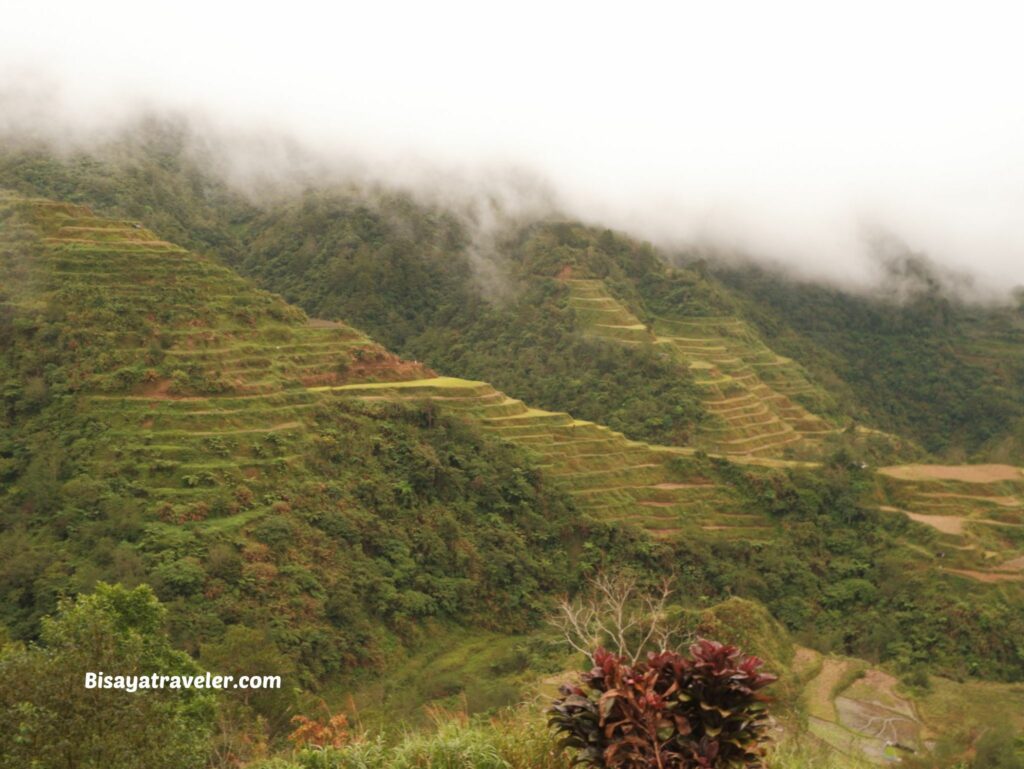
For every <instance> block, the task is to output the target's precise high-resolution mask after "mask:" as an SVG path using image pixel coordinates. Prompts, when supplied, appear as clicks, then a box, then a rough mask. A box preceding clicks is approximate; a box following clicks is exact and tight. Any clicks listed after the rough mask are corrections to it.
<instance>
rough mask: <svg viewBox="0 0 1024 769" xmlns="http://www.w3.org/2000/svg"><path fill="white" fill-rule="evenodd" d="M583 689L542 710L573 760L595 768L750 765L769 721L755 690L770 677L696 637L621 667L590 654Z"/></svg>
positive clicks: (748, 768) (570, 689)
mask: <svg viewBox="0 0 1024 769" xmlns="http://www.w3.org/2000/svg"><path fill="white" fill-rule="evenodd" d="M593 662H594V668H593V669H592V670H591V671H590V672H589V673H582V674H581V675H580V678H581V683H582V687H580V686H563V687H562V688H561V692H562V697H561V698H559V699H558V700H556V701H555V702H554V704H553V706H552V707H551V709H550V710H549V711H548V715H549V716H550V718H549V724H550V725H551V727H552V728H554V729H555V731H556V732H558V733H560V734H561V735H562V740H561V744H562V745H563V746H564V747H571V748H576V749H577V750H578V751H579V752H578V755H577V757H576V760H575V763H582V764H586V765H588V766H592V767H600V768H601V769H605V768H607V769H650V768H651V767H656V768H657V769H734V768H736V769H738V768H741V767H742V768H743V769H756V768H758V767H761V766H763V764H762V760H761V759H762V755H763V752H764V751H763V748H764V745H765V742H766V732H767V729H768V724H769V718H768V714H767V712H766V710H765V702H767V700H768V698H767V697H765V696H764V695H763V694H762V693H760V691H759V690H760V689H762V688H764V687H765V686H767V685H769V684H771V683H772V682H773V681H775V680H776V677H775V676H773V675H768V674H766V673H759V672H758V668H760V667H761V665H762V664H763V663H762V662H761V660H759V659H758V658H757V657H751V656H747V655H745V654H743V653H742V652H740V650H739V649H737V648H736V647H735V646H727V645H724V644H720V643H716V642H715V641H708V640H705V639H700V640H698V641H697V643H695V644H693V645H692V646H691V647H690V655H689V656H685V655H682V654H679V653H678V652H672V651H663V652H660V653H657V654H655V653H651V654H648V655H647V660H646V661H640V662H637V663H636V664H632V665H631V664H629V661H628V660H627V659H626V658H624V657H621V656H619V655H616V654H612V653H611V652H608V651H605V650H604V649H598V650H597V651H595V652H594V653H593Z"/></svg>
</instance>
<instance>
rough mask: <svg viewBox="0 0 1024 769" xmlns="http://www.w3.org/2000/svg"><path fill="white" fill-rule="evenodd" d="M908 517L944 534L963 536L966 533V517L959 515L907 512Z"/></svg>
mask: <svg viewBox="0 0 1024 769" xmlns="http://www.w3.org/2000/svg"><path fill="white" fill-rule="evenodd" d="M906 515H907V518H910V519H911V520H912V521H917V522H918V523H923V524H925V525H926V526H931V527H932V528H933V529H938V530H939V531H941V532H942V533H943V534H953V535H955V536H958V537H959V536H962V535H963V533H964V519H963V518H961V517H960V516H958V515H922V514H921V513H911V512H907V514H906Z"/></svg>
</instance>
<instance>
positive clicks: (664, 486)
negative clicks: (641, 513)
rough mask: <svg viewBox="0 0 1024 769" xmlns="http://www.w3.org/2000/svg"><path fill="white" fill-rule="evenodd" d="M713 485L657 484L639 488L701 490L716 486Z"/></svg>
mask: <svg viewBox="0 0 1024 769" xmlns="http://www.w3.org/2000/svg"><path fill="white" fill-rule="evenodd" d="M714 485H715V484H713V483H656V484H654V485H653V486H644V487H638V488H651V489H668V490H671V489H701V488H705V487H711V486H714Z"/></svg>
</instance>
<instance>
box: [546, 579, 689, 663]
mask: <svg viewBox="0 0 1024 769" xmlns="http://www.w3.org/2000/svg"><path fill="white" fill-rule="evenodd" d="M589 588H590V589H589V590H588V591H587V592H586V593H584V594H583V595H581V596H578V597H577V598H575V599H572V600H570V599H569V598H568V597H565V598H563V599H562V600H561V601H560V602H559V605H558V612H557V613H556V614H555V615H554V616H553V617H552V619H551V624H552V625H554V626H555V627H556V628H558V630H559V631H560V632H561V633H562V636H563V637H564V638H565V641H566V643H568V644H569V646H570V647H572V648H573V649H575V650H576V651H578V652H581V653H583V654H586V655H588V656H589V655H590V654H591V653H592V652H593V651H594V649H596V648H597V647H599V646H603V647H604V648H606V649H608V650H609V651H613V652H615V653H616V654H618V655H620V656H623V657H625V658H627V659H628V660H629V661H630V662H631V663H632V664H635V663H636V662H637V661H638V660H639V659H640V657H641V656H642V655H643V654H644V652H646V651H651V650H657V651H663V650H666V649H671V648H673V647H674V646H676V645H679V644H682V643H684V642H685V641H686V640H687V638H688V635H687V634H686V633H685V632H684V630H683V627H682V623H679V622H672V621H671V620H670V619H669V617H668V612H667V607H668V600H669V598H670V597H671V596H672V588H671V579H665V580H664V581H663V582H662V583H661V584H660V585H659V586H657V587H656V588H654V589H647V588H646V587H645V586H643V585H641V584H640V582H639V580H638V579H637V578H636V577H635V576H633V575H632V574H627V573H617V574H599V575H597V576H596V577H594V578H593V579H592V580H591V582H590V586H589Z"/></svg>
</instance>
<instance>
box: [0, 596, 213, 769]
mask: <svg viewBox="0 0 1024 769" xmlns="http://www.w3.org/2000/svg"><path fill="white" fill-rule="evenodd" d="M165 614H166V610H165V609H164V608H163V607H162V606H161V605H160V603H159V602H158V601H157V599H156V596H155V595H154V594H153V592H152V591H151V590H150V589H149V588H148V587H145V586H141V587H137V588H135V589H134V590H127V589H125V588H123V587H120V586H111V585H105V584H103V583H100V584H99V585H97V587H96V592H94V593H93V594H91V595H88V596H83V597H81V598H79V599H78V600H77V601H70V600H68V601H64V602H62V603H61V605H60V607H59V614H58V615H57V616H56V617H53V618H49V619H47V620H45V621H44V622H43V627H42V634H41V637H40V642H39V644H38V645H36V644H33V645H29V646H22V645H20V644H9V645H7V646H3V647H0V677H2V679H3V682H4V684H3V686H2V687H0V766H2V767H5V769H6V768H8V767H9V768H10V769H23V767H27V766H39V767H58V766H75V767H96V769H99V767H105V768H107V769H129V768H130V767H138V766H146V767H154V769H162V768H166V769H189V768H190V767H201V766H203V765H204V764H205V762H206V758H207V742H208V740H209V736H210V732H211V725H212V722H213V711H214V698H213V696H212V695H211V694H208V693H205V692H202V691H200V690H194V689H159V690H157V689H153V690H150V691H148V692H145V693H141V692H140V693H137V694H125V693H124V692H121V691H116V690H112V689H87V688H85V687H84V686H83V682H84V680H85V674H86V673H87V672H92V673H98V672H105V673H107V674H115V675H121V676H148V675H150V674H154V673H156V674H159V675H166V676H175V675H178V676H185V675H195V674H197V673H198V672H199V667H198V666H197V665H196V664H195V663H194V662H193V660H192V659H191V658H190V657H189V656H188V655H187V654H185V653H183V652H181V651H176V650H175V649H173V648H171V645H170V643H169V641H168V640H167V636H166V634H164V632H163V624H164V617H165Z"/></svg>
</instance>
